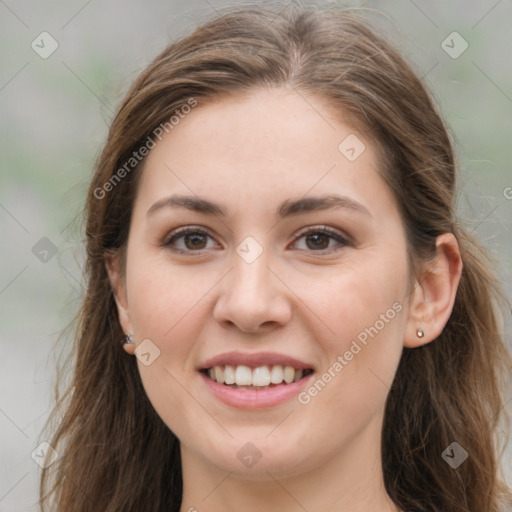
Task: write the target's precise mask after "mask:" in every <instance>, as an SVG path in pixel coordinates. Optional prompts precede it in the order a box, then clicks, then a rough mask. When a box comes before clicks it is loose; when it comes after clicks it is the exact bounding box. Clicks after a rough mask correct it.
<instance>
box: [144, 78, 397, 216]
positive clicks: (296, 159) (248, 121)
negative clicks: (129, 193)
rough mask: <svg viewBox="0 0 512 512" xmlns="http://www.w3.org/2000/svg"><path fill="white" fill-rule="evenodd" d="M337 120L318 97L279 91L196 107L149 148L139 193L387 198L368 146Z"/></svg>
mask: <svg viewBox="0 0 512 512" xmlns="http://www.w3.org/2000/svg"><path fill="white" fill-rule="evenodd" d="M340 118H341V119H342V115H341V116H340V113H339V112H335V111H334V109H333V107H332V106H331V105H329V103H328V102H327V101H326V100H324V99H323V98H319V97H316V96H311V95H308V96H305V95H304V94H303V93H298V92H296V91H295V90H292V89H284V88H281V89H261V90H255V91H252V92H251V93H250V94H246V95H244V96H240V97H229V98H224V99H220V100H215V101H212V102H208V103H205V104H203V105H198V106H196V107H194V108H193V109H191V111H190V113H188V114H187V115H185V116H183V118H182V119H181V120H180V122H179V124H178V125H176V126H174V128H173V129H172V131H170V132H169V133H168V134H166V135H164V137H163V138H162V140H161V141H160V142H158V144H157V146H156V147H155V148H154V149H152V150H151V152H150V154H149V155H148V157H147V160H146V162H145V165H144V170H143V173H142V178H141V181H140V184H139V189H140V190H139V194H138V195H140V196H142V200H145V199H147V200H150V199H151V200H157V199H159V198H161V197H163V195H164V194H169V193H171V192H172V193H174V192H179V193H186V194H187V195H190V194H198V195H201V196H204V195H209V196H210V197H216V198H223V197H224V198H226V200H227V199H228V198H230V199H232V200H238V201H239V202H243V201H249V200H250V201H252V203H251V206H255V205H254V202H256V201H257V199H258V198H260V199H261V200H265V201H267V200H270V198H272V197H273V198H275V199H277V198H278V197H279V198H280V200H283V199H286V198H285V197H284V196H285V195H286V197H291V196H304V195H306V194H308V193H310V192H315V193H326V192H332V191H333V190H334V189H337V190H338V191H339V192H340V193H343V192H350V193H351V195H352V197H354V196H356V197H357V196H365V195H366V196H367V195H368V194H371V193H372V192H373V193H376V192H379V193H380V196H382V199H387V200H392V198H391V196H390V192H389V190H387V187H386V185H385V183H384V181H383V179H382V177H381V176H380V174H379V172H378V162H377V160H378V159H377V155H376V152H375V148H374V144H373V143H372V142H371V141H370V139H369V137H367V136H366V134H365V133H361V132H360V131H357V132H356V131H355V130H354V129H353V128H352V127H351V126H350V125H349V124H347V123H346V122H343V121H342V120H340ZM144 202H146V201H144ZM246 204H248V203H246Z"/></svg>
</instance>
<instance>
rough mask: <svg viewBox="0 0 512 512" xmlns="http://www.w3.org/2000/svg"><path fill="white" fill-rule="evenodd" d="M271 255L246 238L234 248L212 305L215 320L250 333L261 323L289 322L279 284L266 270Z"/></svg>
mask: <svg viewBox="0 0 512 512" xmlns="http://www.w3.org/2000/svg"><path fill="white" fill-rule="evenodd" d="M271 255H272V252H271V251H270V250H266V249H265V248H264V247H263V246H262V245H261V244H260V243H259V242H257V241H256V240H255V239H254V238H253V237H247V238H246V239H244V240H243V241H242V242H241V243H240V244H239V245H238V246H237V247H236V250H235V251H234V252H233V256H232V265H231V268H232V270H231V272H229V274H228V276H226V279H225V280H223V283H222V286H221V291H220V296H219V297H218V299H217V303H216V305H215V310H214V316H215V317H216V319H217V321H219V322H221V323H226V322H227V323H232V324H236V325H237V326H238V327H239V328H240V329H242V330H244V331H252V330H257V329H258V327H259V326H260V325H262V324H267V323H269V322H277V323H283V322H286V321H287V320H288V319H289V316H290V304H289V303H288V300H287V298H286V296H285V294H284V290H283V284H282V283H280V281H279V279H277V278H276V276H275V275H274V273H273V272H272V271H271V270H270V268H272V261H271ZM269 267H270V268H269Z"/></svg>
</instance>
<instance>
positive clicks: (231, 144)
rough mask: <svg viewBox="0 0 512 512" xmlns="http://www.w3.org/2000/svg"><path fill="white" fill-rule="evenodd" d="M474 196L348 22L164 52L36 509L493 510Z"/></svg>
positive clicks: (485, 288)
mask: <svg viewBox="0 0 512 512" xmlns="http://www.w3.org/2000/svg"><path fill="white" fill-rule="evenodd" d="M455 178H456V168H455V163H454V155H453V150H452V147H451V144H450V140H449V137H448V135H447V132H446V129H445V127H444V125H443V122H442V120H441V118H440V116H439V114H438V113H437V111H436V109H435V108H434V106H433V103H432V101H431V99H430V97H429V95H428V93H427V92H426V90H425V88H424V86H423V85H422V84H421V83H420V81H419V80H418V78H417V77H416V76H415V74H414V73H413V72H412V71H411V69H410V68H409V67H408V65H407V64H406V63H405V62H404V61H403V60H402V58H401V57H400V56H399V54H398V53H397V52H396V51H395V50H394V49H393V48H391V47H390V46H389V45H388V44H387V43H386V42H385V41H384V40H383V39H381V38H380V37H379V36H377V35H376V34H375V33H374V31H372V30H371V29H370V28H368V26H367V25H366V24H365V22H364V21H362V20H361V19H359V18H358V17H357V16H356V15H355V14H353V13H352V12H349V11H346V10H340V9H316V8H304V7H297V6H294V7H292V8H288V9H285V10H282V9H280V8H279V7H276V8H275V9H272V8H270V7H258V6H253V7H242V8H232V9H230V10H229V11H226V12H224V13H221V14H218V15H217V16H216V17H215V18H213V19H212V20H209V21H208V22H206V23H205V24H203V25H202V26H201V27H199V28H198V29H197V30H196V31H195V32H193V33H192V34H191V35H189V36H188V37H184V38H183V39H181V40H179V41H177V42H175V43H173V44H172V45H170V46H169V47H168V48H167V49H166V50H165V51H163V52H162V53H161V54H160V55H159V56H158V57H157V58H156V59H155V60H154V61H153V62H152V63H151V64H150V65H149V66H148V68H147V69H146V70H145V71H144V72H143V73H142V74H141V75H140V76H139V77H138V79H137V80H136V81H135V83H134V84H133V86H132V88H131V89H130V90H129V92H128V94H127V96H126V98H125V100H124V101H123V103H122V105H121V106H120V108H119V111H118V113H117V115H116V117H115V119H114V121H113V123H112V126H111V128H110V132H109V135H108V140H107V142H106V145H105V147H104V149H103V152H102V154H101V155H100V157H99V160H98V164H97V169H96V172H95V175H94V177H93V179H92V183H91V186H90V190H89V196H88V200H87V227H86V234H87V267H86V270H87V275H88V288H87V293H86V296H85V300H84V304H83V308H82V310H81V315H80V324H79V329H78V335H77V345H76V366H75V370H74V379H73V383H72V386H71V388H70V390H69V392H68V395H67V400H63V401H62V405H61V407H60V408H61V409H64V412H63V417H62V419H61V420H60V422H59V426H58V429H57V431H56V434H55V437H54V438H53V441H52V442H51V445H52V446H53V447H54V448H55V449H56V450H57V451H58V452H59V454H60V458H59V459H58V460H57V462H56V463H55V464H53V465H52V466H51V467H50V468H49V469H48V470H45V472H44V473H43V476H42V482H41V496H42V497H41V505H42V506H43V508H45V507H46V506H50V505H49V504H50V503H54V504H55V508H54V510H58V511H69V510H73V511H83V512H85V511H89V510H91V511H99V510H101V511H109V512H114V511H126V510H134V511H135V510H136V511H180V512H184V511H195V510H197V511H210V512H217V511H228V510H244V512H246V511H249V512H251V511H256V510H272V511H274V510H275V511H290V512H291V511H295V510H297V511H298V510H307V511H308V512H314V511H319V510H322V511H339V510H350V511H351V512H362V511H372V512H376V511H377V512H384V511H425V512H426V511H429V512H430V511H439V512H441V511H442V512H446V511H450V512H462V511H471V512H491V511H492V512H496V511H498V510H500V506H501V507H503V506H504V504H505V503H506V500H507V499H510V494H509V493H508V490H507V489H506V486H505V485H504V484H502V483H500V482H499V480H498V467H499V459H498V454H497V450H498V445H497V443H495V439H494V435H495V428H496V425H497V422H498V419H499V416H500V413H501V412H502V405H503V404H502V398H501V394H500V392H501V388H500V385H501V381H500V376H501V375H503V374H502V373H501V372H502V371H503V370H505V369H506V368H510V367H511V365H510V356H509V354H508V353H507V352H506V349H505V346H504V343H503V340H502V339H501V337H500V329H499V324H498V321H497V312H496V310H495V309H494V308H495V303H496V301H497V299H499V298H500V297H501V295H500V291H499V287H498V286H497V283H496V281H495V280H494V278H493V277H492V274H491V272H490V271H489V269H488V267H487V266H486V264H485V263H484V261H485V257H484V253H483V252H482V250H481V249H480V248H479V246H478V245H477V243H476V242H475V241H474V240H473V239H472V238H471V237H470V236H469V234H468V233H466V232H465V231H464V230H463V229H462V228H461V227H460V225H459V224H458V223H457V219H456V217H455V212H454V205H453V203H454V194H455ZM58 410H60V409H58ZM52 500H53V501H52ZM52 510H53V509H52Z"/></svg>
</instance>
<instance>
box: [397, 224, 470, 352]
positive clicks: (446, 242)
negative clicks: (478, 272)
mask: <svg viewBox="0 0 512 512" xmlns="http://www.w3.org/2000/svg"><path fill="white" fill-rule="evenodd" d="M461 274H462V259H461V256H460V249H459V244H458V242H457V239H456V238H455V235H453V234H452V233H444V234H442V235H440V236H438V237H437V240H436V256H435V258H434V260H433V261H432V263H431V264H429V265H428V266H427V267H426V268H425V269H424V271H423V272H422V274H421V276H420V277H419V279H418V281H417V284H416V288H415V290H414V294H413V298H412V301H411V307H410V309H409V318H408V321H407V327H406V332H405V338H404V346H406V347H408V348H416V347H419V346H421V345H425V344H426V343H430V342H431V341H433V340H435V339H436V338H437V337H438V336H439V335H440V334H441V332H442V331H443V329H444V327H445V325H446V323H447V322H448V319H449V318H450V315H451V313H452V310H453V305H454V303H455V297H456V295H457V289H458V286H459V282H460V277H461Z"/></svg>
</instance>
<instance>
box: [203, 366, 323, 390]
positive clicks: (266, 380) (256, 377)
mask: <svg viewBox="0 0 512 512" xmlns="http://www.w3.org/2000/svg"><path fill="white" fill-rule="evenodd" d="M200 371H201V373H203V374H204V375H205V376H206V377H207V378H208V379H210V380H212V381H214V382H217V383H218V384H222V385H224V386H226V387H227V388H232V389H241V390H246V391H264V390H267V389H272V388H276V387H283V386H287V385H290V384H293V383H295V382H298V381H300V380H302V379H305V378H306V377H308V376H309V375H311V374H312V373H313V369H312V368H294V367H293V366H283V365H279V364H275V365H264V366H257V367H254V368H252V367H250V366H246V365H236V366H235V365H215V366H212V367H210V368H205V369H202V370H200Z"/></svg>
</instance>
